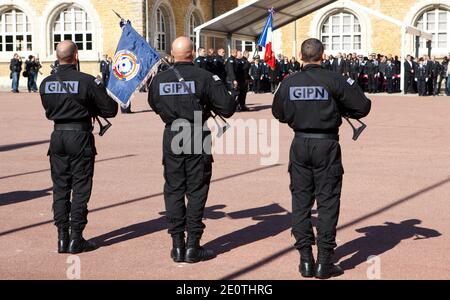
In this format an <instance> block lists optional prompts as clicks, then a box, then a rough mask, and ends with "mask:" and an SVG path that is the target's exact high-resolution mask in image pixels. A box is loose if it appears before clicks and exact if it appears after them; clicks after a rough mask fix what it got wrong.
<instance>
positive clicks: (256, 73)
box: [250, 56, 264, 94]
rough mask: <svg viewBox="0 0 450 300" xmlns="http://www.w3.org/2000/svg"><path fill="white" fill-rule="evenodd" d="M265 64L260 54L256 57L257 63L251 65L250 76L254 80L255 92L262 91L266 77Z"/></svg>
mask: <svg viewBox="0 0 450 300" xmlns="http://www.w3.org/2000/svg"><path fill="white" fill-rule="evenodd" d="M263 72H264V70H263V65H262V64H261V61H260V58H259V56H256V57H255V63H254V64H253V65H252V66H251V67H250V77H251V78H252V80H253V92H255V94H259V93H261V83H262V80H263V79H264V78H263V77H264V74H263Z"/></svg>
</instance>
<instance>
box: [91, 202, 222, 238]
mask: <svg viewBox="0 0 450 300" xmlns="http://www.w3.org/2000/svg"><path fill="white" fill-rule="evenodd" d="M225 207H226V206H225V205H214V206H211V207H207V208H205V218H207V219H214V220H215V219H221V218H224V217H225V213H224V212H221V211H219V210H221V209H224V208H225ZM160 215H161V217H159V218H157V219H154V220H150V221H145V222H142V223H137V224H133V225H130V226H127V227H123V228H120V229H117V230H114V231H111V232H108V233H105V234H102V235H100V236H97V237H95V238H93V239H92V240H91V241H93V242H94V243H95V244H96V245H97V246H98V247H107V246H111V245H114V244H118V243H121V242H125V241H128V240H132V239H135V238H140V237H143V236H145V235H148V234H152V233H156V232H158V231H162V230H167V229H168V224H167V219H166V216H165V213H164V212H161V213H160Z"/></svg>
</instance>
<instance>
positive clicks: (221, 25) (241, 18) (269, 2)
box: [195, 0, 336, 38]
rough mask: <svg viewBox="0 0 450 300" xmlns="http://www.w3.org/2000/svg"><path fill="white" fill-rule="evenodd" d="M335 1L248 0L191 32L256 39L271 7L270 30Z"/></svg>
mask: <svg viewBox="0 0 450 300" xmlns="http://www.w3.org/2000/svg"><path fill="white" fill-rule="evenodd" d="M335 1H336V0H251V1H249V2H248V3H245V4H244V5H241V6H239V7H236V8H235V9H233V10H230V11H229V12H227V13H225V14H223V15H221V16H219V17H217V18H215V19H212V20H211V21H209V22H206V23H204V24H202V25H200V26H198V27H197V28H195V31H199V30H201V31H202V33H203V32H205V31H210V32H220V33H226V34H234V35H245V36H249V37H254V38H257V37H258V36H259V35H260V34H261V32H262V31H263V28H264V24H265V23H266V20H267V16H268V10H269V9H270V8H272V7H273V8H274V10H275V14H274V16H273V30H276V29H278V28H280V27H283V26H285V25H287V24H289V23H292V22H293V21H295V20H297V19H299V18H301V17H303V16H306V15H308V14H310V13H312V12H314V11H315V10H317V9H320V8H322V7H324V6H326V5H328V4H330V3H332V2H335Z"/></svg>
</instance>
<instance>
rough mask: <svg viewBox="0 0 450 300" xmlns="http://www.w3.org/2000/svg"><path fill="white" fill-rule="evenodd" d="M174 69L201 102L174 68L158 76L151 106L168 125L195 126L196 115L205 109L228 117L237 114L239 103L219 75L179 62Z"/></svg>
mask: <svg viewBox="0 0 450 300" xmlns="http://www.w3.org/2000/svg"><path fill="white" fill-rule="evenodd" d="M174 67H175V68H176V69H177V70H178V71H179V72H180V74H181V76H182V77H183V78H184V80H185V82H186V84H187V85H188V86H189V88H190V90H191V92H192V93H193V94H195V95H196V96H197V98H198V99H199V100H200V103H199V101H197V100H196V99H195V98H194V97H192V96H191V95H190V93H189V91H187V90H186V88H185V87H184V86H183V84H182V83H181V82H179V81H178V79H177V76H176V75H175V72H174V71H173V70H172V69H169V70H167V71H164V72H161V73H159V74H157V75H156V76H155V78H154V79H153V81H152V83H151V86H150V91H149V94H148V103H149V104H150V107H151V108H152V109H153V110H154V111H155V112H156V113H157V114H159V116H160V117H161V119H162V120H163V122H164V123H166V124H168V125H170V124H172V123H173V122H174V121H175V120H177V119H184V120H187V121H188V122H190V123H194V112H195V111H203V112H204V113H205V110H204V108H206V109H207V110H212V111H214V112H215V113H216V114H219V115H221V116H223V117H225V118H229V117H231V116H232V115H233V114H234V112H235V109H236V104H235V102H234V100H233V98H232V97H231V96H230V94H229V93H228V91H227V89H226V87H225V85H224V84H223V82H222V80H221V79H220V77H219V76H217V75H214V74H212V73H210V72H208V71H205V70H203V69H200V68H196V67H195V66H194V64H192V63H189V62H183V63H180V62H178V63H176V64H175V66H174ZM204 117H205V114H204ZM203 121H206V120H203Z"/></svg>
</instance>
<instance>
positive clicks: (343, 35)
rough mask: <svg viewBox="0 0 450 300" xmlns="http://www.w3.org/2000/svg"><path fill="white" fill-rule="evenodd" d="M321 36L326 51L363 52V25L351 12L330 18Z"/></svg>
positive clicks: (325, 23) (322, 28)
mask: <svg viewBox="0 0 450 300" xmlns="http://www.w3.org/2000/svg"><path fill="white" fill-rule="evenodd" d="M320 36H321V40H322V42H323V44H324V46H325V50H328V51H329V50H331V51H346V52H352V51H359V50H361V24H360V23H359V20H358V18H357V17H356V16H355V15H353V14H351V13H349V12H338V13H335V14H332V15H330V16H328V17H327V18H326V19H325V21H324V22H323V24H322V26H321V31H320Z"/></svg>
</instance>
